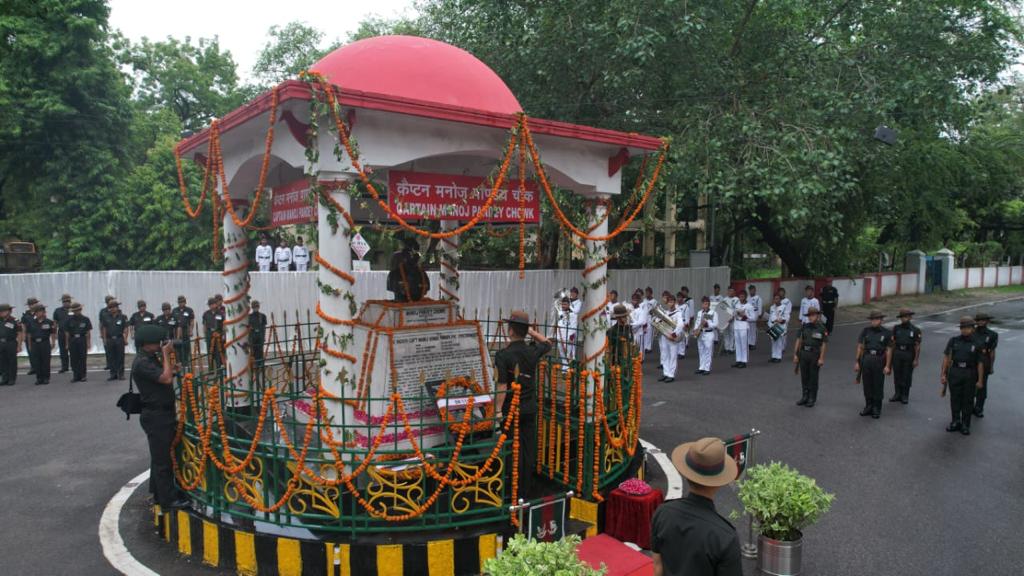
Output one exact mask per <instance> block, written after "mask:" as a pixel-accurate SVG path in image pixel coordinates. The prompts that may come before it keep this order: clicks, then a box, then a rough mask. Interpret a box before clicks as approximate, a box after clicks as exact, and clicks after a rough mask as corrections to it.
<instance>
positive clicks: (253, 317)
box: [249, 300, 267, 368]
mask: <svg viewBox="0 0 1024 576" xmlns="http://www.w3.org/2000/svg"><path fill="white" fill-rule="evenodd" d="M250 307H251V308H252V309H251V310H250V311H249V346H250V347H251V354H252V361H253V363H254V364H255V365H256V366H257V367H260V368H262V367H263V346H264V345H265V344H266V339H267V315H266V314H264V313H262V312H260V301H259V300H253V301H252V303H251V304H250Z"/></svg>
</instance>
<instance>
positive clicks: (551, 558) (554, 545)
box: [484, 534, 605, 576]
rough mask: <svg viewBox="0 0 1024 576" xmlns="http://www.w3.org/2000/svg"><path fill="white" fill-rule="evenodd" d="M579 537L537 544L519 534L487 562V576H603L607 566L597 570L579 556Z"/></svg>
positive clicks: (485, 563) (485, 571) (485, 569)
mask: <svg viewBox="0 0 1024 576" xmlns="http://www.w3.org/2000/svg"><path fill="white" fill-rule="evenodd" d="M579 544H580V538H579V536H568V537H566V538H563V539H561V540H558V541H557V542H538V541H536V540H528V539H527V538H526V537H525V536H523V535H522V534H516V536H515V537H514V538H512V539H511V540H509V541H508V545H507V546H506V547H505V550H504V551H503V552H502V553H501V554H500V555H498V557H497V558H491V559H490V560H487V561H486V562H484V574H486V575H487V576H548V575H551V574H557V575H558V576H602V575H603V574H604V573H605V568H604V565H603V564H602V565H601V569H600V570H595V569H593V568H591V567H590V565H589V564H587V563H586V562H584V561H583V560H580V559H579V557H578V556H576V547H577V546H579Z"/></svg>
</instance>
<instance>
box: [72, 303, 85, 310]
mask: <svg viewBox="0 0 1024 576" xmlns="http://www.w3.org/2000/svg"><path fill="white" fill-rule="evenodd" d="M71 309H72V310H81V309H82V303H81V302H72V303H71Z"/></svg>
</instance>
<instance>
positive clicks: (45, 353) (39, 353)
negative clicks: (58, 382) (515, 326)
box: [29, 338, 53, 382]
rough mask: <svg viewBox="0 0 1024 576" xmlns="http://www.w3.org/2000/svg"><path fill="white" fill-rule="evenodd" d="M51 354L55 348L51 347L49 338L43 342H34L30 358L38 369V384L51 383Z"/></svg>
mask: <svg viewBox="0 0 1024 576" xmlns="http://www.w3.org/2000/svg"><path fill="white" fill-rule="evenodd" d="M51 352H53V346H51V345H50V339H49V338H43V339H42V341H41V342H36V341H35V340H33V341H32V349H31V350H29V357H30V358H31V359H32V363H33V364H35V367H36V382H49V380H50V353H51Z"/></svg>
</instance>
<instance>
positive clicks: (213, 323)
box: [203, 296, 224, 372]
mask: <svg viewBox="0 0 1024 576" xmlns="http://www.w3.org/2000/svg"><path fill="white" fill-rule="evenodd" d="M206 305H207V307H208V309H207V310H206V312H203V330H204V331H205V335H206V355H207V359H206V362H207V368H208V369H209V370H210V371H211V372H212V371H213V370H215V369H217V368H220V365H221V359H220V355H221V353H222V352H223V351H224V314H223V313H222V312H221V308H220V304H219V303H218V302H217V298H216V297H213V296H211V297H210V298H209V299H207V300H206Z"/></svg>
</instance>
